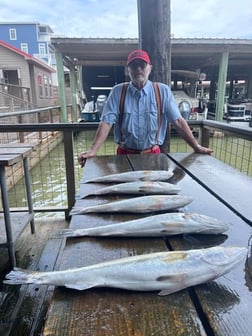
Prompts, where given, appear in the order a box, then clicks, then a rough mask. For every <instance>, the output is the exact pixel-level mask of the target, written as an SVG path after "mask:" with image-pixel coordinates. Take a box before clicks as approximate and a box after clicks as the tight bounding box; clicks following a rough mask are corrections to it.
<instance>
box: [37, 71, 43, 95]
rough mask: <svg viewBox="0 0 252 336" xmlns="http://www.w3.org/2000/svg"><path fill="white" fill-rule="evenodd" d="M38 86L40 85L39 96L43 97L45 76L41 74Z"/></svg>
mask: <svg viewBox="0 0 252 336" xmlns="http://www.w3.org/2000/svg"><path fill="white" fill-rule="evenodd" d="M38 87H39V97H40V98H43V78H42V76H41V75H38Z"/></svg>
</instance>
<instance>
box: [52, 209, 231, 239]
mask: <svg viewBox="0 0 252 336" xmlns="http://www.w3.org/2000/svg"><path fill="white" fill-rule="evenodd" d="M227 230H228V225H227V224H226V223H224V222H222V221H220V220H218V219H216V218H213V217H209V216H205V215H201V214H198V213H182V212H174V213H173V212H171V213H165V214H161V215H154V216H148V217H144V218H140V219H135V220H130V221H125V222H121V223H115V224H109V225H101V226H96V227H91V228H85V229H77V230H71V229H65V230H61V231H60V232H58V236H62V237H63V236H64V237H81V236H94V237H96V236H115V237H163V236H169V235H178V234H184V233H197V234H220V233H223V232H225V231H227Z"/></svg>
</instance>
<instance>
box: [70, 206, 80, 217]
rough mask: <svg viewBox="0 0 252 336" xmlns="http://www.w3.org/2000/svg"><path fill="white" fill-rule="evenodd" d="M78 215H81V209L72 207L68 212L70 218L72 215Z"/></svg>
mask: <svg viewBox="0 0 252 336" xmlns="http://www.w3.org/2000/svg"><path fill="white" fill-rule="evenodd" d="M80 213H81V208H77V207H74V208H73V209H72V210H71V211H70V213H69V215H70V216H73V215H79V214H80Z"/></svg>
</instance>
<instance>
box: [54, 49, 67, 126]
mask: <svg viewBox="0 0 252 336" xmlns="http://www.w3.org/2000/svg"><path fill="white" fill-rule="evenodd" d="M55 58H56V63H57V76H58V83H59V96H60V109H61V122H65V123H66V122H67V121H68V120H67V106H66V96H65V79H64V66H63V57H62V54H61V53H60V52H55Z"/></svg>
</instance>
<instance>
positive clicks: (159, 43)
mask: <svg viewBox="0 0 252 336" xmlns="http://www.w3.org/2000/svg"><path fill="white" fill-rule="evenodd" d="M138 20H139V47H140V48H142V49H144V50H146V51H147V52H148V54H149V55H150V58H151V61H152V64H153V70H152V74H151V80H153V81H159V82H162V83H166V84H170V82H171V37H170V35H171V34H170V0H138Z"/></svg>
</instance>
